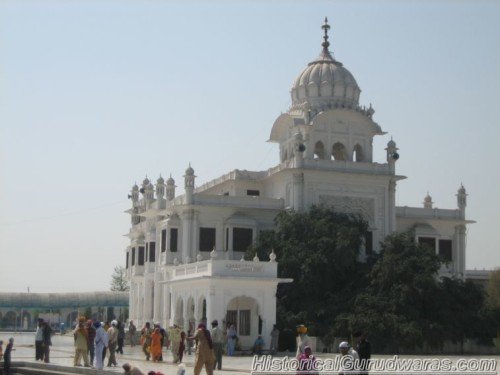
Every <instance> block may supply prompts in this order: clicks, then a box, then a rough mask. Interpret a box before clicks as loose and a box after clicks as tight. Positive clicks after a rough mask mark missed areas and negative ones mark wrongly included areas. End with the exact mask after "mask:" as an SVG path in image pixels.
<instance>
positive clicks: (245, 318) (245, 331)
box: [238, 310, 250, 336]
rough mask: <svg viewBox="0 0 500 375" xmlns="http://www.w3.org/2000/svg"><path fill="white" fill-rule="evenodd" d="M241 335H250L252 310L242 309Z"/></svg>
mask: <svg viewBox="0 0 500 375" xmlns="http://www.w3.org/2000/svg"><path fill="white" fill-rule="evenodd" d="M239 323H240V324H239V332H238V333H239V335H240V336H250V310H240V322H239Z"/></svg>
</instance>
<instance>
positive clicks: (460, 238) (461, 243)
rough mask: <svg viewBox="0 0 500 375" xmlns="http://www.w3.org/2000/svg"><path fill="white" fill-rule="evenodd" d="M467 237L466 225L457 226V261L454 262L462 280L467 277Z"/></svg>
mask: <svg viewBox="0 0 500 375" xmlns="http://www.w3.org/2000/svg"><path fill="white" fill-rule="evenodd" d="M465 235H466V228H465V225H457V226H456V227H455V239H456V241H455V244H456V252H455V254H456V256H457V259H456V260H454V263H455V264H456V266H457V268H456V272H457V273H458V276H459V277H460V278H462V279H463V278H464V277H465Z"/></svg>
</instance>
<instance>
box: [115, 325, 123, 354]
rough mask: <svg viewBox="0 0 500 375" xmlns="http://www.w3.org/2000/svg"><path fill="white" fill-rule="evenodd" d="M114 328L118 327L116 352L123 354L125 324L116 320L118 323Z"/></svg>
mask: <svg viewBox="0 0 500 375" xmlns="http://www.w3.org/2000/svg"><path fill="white" fill-rule="evenodd" d="M116 328H117V329H118V348H117V349H116V352H117V353H120V354H123V343H124V341H125V324H123V323H122V322H120V321H118V325H117V327H116Z"/></svg>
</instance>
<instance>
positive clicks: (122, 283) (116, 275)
mask: <svg viewBox="0 0 500 375" xmlns="http://www.w3.org/2000/svg"><path fill="white" fill-rule="evenodd" d="M129 289H130V287H129V285H128V281H127V276H126V270H125V267H123V266H116V267H115V269H114V271H113V274H112V275H111V288H110V290H111V291H113V292H127V291H128V290H129Z"/></svg>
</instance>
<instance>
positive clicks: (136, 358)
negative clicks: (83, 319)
mask: <svg viewBox="0 0 500 375" xmlns="http://www.w3.org/2000/svg"><path fill="white" fill-rule="evenodd" d="M9 337H14V340H15V341H14V348H15V349H16V350H15V351H14V352H13V353H12V361H24V362H36V361H35V347H34V343H35V334H34V333H33V332H29V333H15V334H13V333H9V332H0V340H3V341H4V343H6V342H7V341H8V339H9ZM52 344H53V345H52V347H51V350H50V361H51V363H53V364H55V365H62V366H71V367H73V355H74V347H73V336H72V335H71V334H66V335H64V336H59V335H55V336H53V337H52ZM123 351H124V354H123V355H122V354H117V362H118V367H104V369H105V370H106V371H110V372H115V373H123V369H122V368H121V365H123V364H124V363H126V362H128V363H130V364H133V365H135V366H137V367H139V368H140V369H141V370H142V371H143V372H145V373H147V372H148V371H151V370H154V371H160V372H162V373H163V374H165V375H176V374H177V369H178V367H177V365H174V364H173V363H172V353H171V352H170V351H167V350H164V352H163V359H164V362H161V363H155V362H151V361H146V359H145V357H144V354H143V353H142V350H141V347H140V346H135V347H133V348H132V347H130V346H126V347H124V348H123ZM106 361H107V359H106ZM183 362H184V363H185V365H186V375H190V374H192V373H193V362H194V354H192V355H186V356H185V357H184V360H183ZM106 363H107V362H105V364H106ZM251 363H252V357H249V356H247V357H227V356H225V357H224V358H223V360H222V364H223V368H224V369H223V370H221V371H215V374H249V373H250V368H251ZM47 366H50V364H47ZM203 373H204V371H203Z"/></svg>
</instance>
